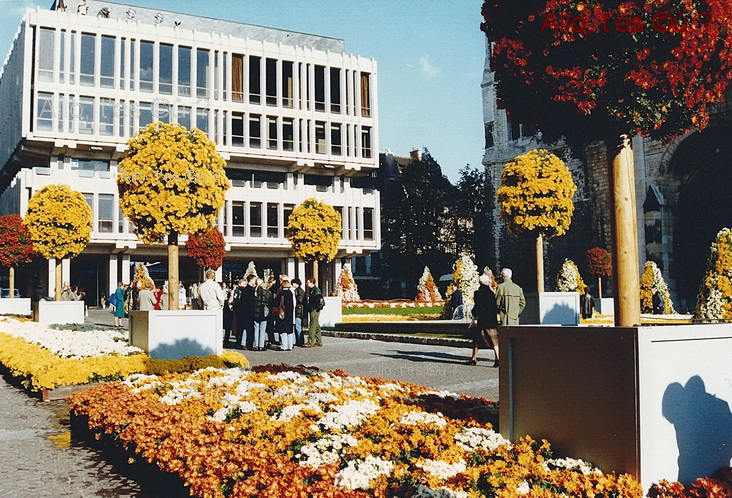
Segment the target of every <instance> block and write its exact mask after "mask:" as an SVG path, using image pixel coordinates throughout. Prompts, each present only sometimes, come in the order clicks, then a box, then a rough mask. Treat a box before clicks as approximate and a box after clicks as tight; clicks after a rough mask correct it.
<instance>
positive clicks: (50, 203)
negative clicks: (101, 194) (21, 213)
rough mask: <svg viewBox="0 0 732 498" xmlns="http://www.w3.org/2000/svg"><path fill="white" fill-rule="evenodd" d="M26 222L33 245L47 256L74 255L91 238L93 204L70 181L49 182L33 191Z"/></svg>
mask: <svg viewBox="0 0 732 498" xmlns="http://www.w3.org/2000/svg"><path fill="white" fill-rule="evenodd" d="M24 223H25V225H26V227H28V235H29V236H30V239H31V241H32V243H33V249H34V250H35V251H36V252H37V253H38V254H40V255H41V256H43V257H44V258H46V259H52V258H56V259H63V258H73V257H75V256H77V255H78V254H79V253H80V252H81V251H83V250H84V248H85V247H86V246H87V244H88V243H89V240H90V239H91V231H92V212H91V208H90V207H89V204H87V202H86V199H84V196H83V195H82V194H81V193H80V192H77V191H76V190H72V189H71V188H70V187H69V186H68V185H48V186H46V187H43V188H42V189H40V190H38V191H37V192H36V193H35V194H33V197H31V198H30V200H29V201H28V209H27V211H26V214H25V221H24Z"/></svg>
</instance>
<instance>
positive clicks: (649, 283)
mask: <svg viewBox="0 0 732 498" xmlns="http://www.w3.org/2000/svg"><path fill="white" fill-rule="evenodd" d="M656 292H657V293H659V294H660V295H661V298H662V299H663V313H664V314H666V315H667V314H669V313H676V311H675V310H674V303H673V302H671V293H670V292H669V290H668V285H666V281H665V280H664V279H663V275H662V274H661V270H660V269H659V268H658V266H657V265H656V263H654V262H653V261H646V266H645V268H644V270H643V277H642V278H641V282H640V303H641V311H642V312H643V313H653V294H654V293H656Z"/></svg>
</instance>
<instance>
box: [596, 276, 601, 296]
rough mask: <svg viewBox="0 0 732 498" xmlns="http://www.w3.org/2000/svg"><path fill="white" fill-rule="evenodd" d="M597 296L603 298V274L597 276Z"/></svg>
mask: <svg viewBox="0 0 732 498" xmlns="http://www.w3.org/2000/svg"><path fill="white" fill-rule="evenodd" d="M597 297H598V298H599V299H602V275H598V276H597Z"/></svg>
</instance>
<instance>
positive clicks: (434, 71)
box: [419, 57, 440, 78]
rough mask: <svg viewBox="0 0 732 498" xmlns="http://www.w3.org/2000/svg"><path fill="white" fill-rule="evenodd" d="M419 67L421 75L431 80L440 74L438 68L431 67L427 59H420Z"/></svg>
mask: <svg viewBox="0 0 732 498" xmlns="http://www.w3.org/2000/svg"><path fill="white" fill-rule="evenodd" d="M419 67H420V69H421V70H422V75H423V76H427V77H428V78H433V77H435V76H437V75H438V74H440V68H438V67H436V66H433V65H432V63H431V62H430V59H429V57H420V58H419Z"/></svg>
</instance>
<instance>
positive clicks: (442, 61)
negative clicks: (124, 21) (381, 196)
mask: <svg viewBox="0 0 732 498" xmlns="http://www.w3.org/2000/svg"><path fill="white" fill-rule="evenodd" d="M117 1H119V0H117ZM52 3H53V0H0V9H2V10H3V11H5V12H6V14H5V15H3V16H2V19H1V20H0V54H2V55H1V57H2V58H3V60H4V58H5V54H6V53H7V51H8V49H9V48H10V42H11V41H12V38H13V35H14V34H15V31H16V29H17V27H18V25H19V24H20V19H21V17H22V14H23V11H24V9H25V8H27V7H31V8H34V7H35V6H36V5H39V6H41V7H42V8H50V6H51V4H52ZM120 3H124V2H120ZM481 3H482V2H481V0H449V1H444V0H356V1H350V0H345V1H344V0H309V1H304V0H229V1H223V0H216V1H191V0H178V1H174V0H157V1H152V0H134V1H132V2H130V3H129V4H130V5H140V6H146V7H157V8H159V9H161V10H169V11H178V12H185V13H188V14H195V15H205V16H208V17H215V18H220V19H228V20H232V21H240V22H246V23H250V24H258V25H262V26H271V27H274V28H282V29H289V30H294V31H300V32H305V33H313V34H319V35H324V36H332V37H335V38H342V39H344V40H345V41H346V50H347V51H348V52H349V53H353V54H357V55H361V56H364V57H373V58H375V59H376V61H377V63H378V65H379V66H378V71H379V74H378V78H379V80H378V85H379V113H380V115H379V125H380V130H381V131H380V148H381V150H382V151H383V150H385V149H387V148H389V149H392V150H393V151H394V153H395V154H397V155H407V154H408V153H409V151H410V150H411V149H412V148H415V147H418V148H422V147H426V148H427V149H429V151H430V153H431V154H432V156H433V157H434V158H435V159H436V160H437V161H438V162H439V163H440V165H441V166H442V169H443V171H444V173H445V174H446V175H447V176H448V177H449V178H450V180H452V181H453V182H455V181H456V180H457V178H458V170H459V169H460V168H462V167H463V166H465V165H466V164H470V165H471V166H472V167H474V168H475V167H479V166H480V164H481V158H482V156H483V118H482V104H481V91H480V81H481V77H482V72H483V62H484V59H485V43H484V37H483V34H482V33H481V32H480V29H479V25H480V21H481V18H480V7H481ZM89 4H90V6H91V9H90V12H94V7H93V4H94V0H89Z"/></svg>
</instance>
